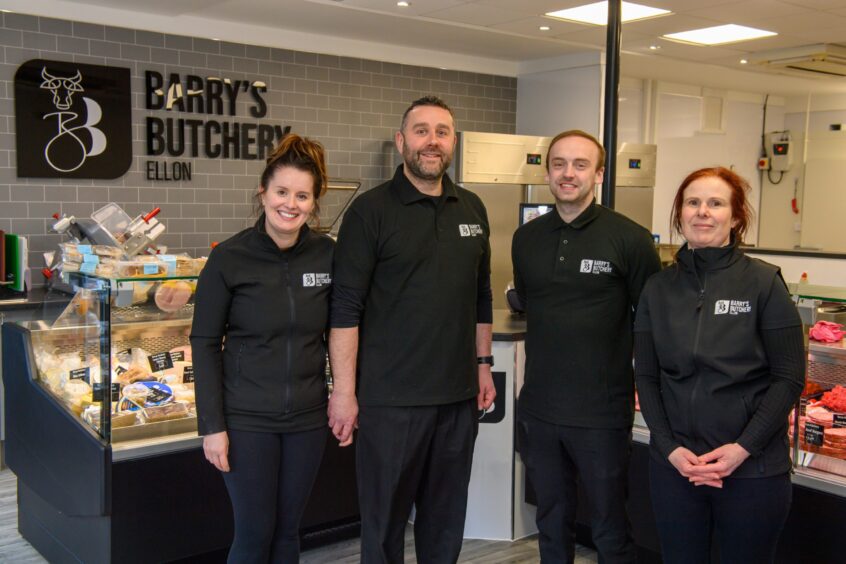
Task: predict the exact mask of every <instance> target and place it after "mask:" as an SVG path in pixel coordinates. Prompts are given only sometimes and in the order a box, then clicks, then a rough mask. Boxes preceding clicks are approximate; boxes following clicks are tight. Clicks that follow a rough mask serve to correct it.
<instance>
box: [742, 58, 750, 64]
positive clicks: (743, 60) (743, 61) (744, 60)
mask: <svg viewBox="0 0 846 564" xmlns="http://www.w3.org/2000/svg"><path fill="white" fill-rule="evenodd" d="M748 62H749V61H747V60H746V59H740V64H741V65H745V64H746V63H748Z"/></svg>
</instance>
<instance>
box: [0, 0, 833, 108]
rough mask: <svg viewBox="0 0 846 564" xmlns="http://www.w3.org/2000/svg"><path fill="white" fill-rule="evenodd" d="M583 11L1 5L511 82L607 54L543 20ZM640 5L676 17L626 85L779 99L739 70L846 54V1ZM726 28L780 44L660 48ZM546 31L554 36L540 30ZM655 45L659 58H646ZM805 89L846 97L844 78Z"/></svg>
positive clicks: (316, 0) (290, 0) (493, 3)
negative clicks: (646, 82) (756, 61)
mask: <svg viewBox="0 0 846 564" xmlns="http://www.w3.org/2000/svg"><path fill="white" fill-rule="evenodd" d="M590 1H592V0H411V6H410V7H408V8H400V7H397V5H396V0H340V1H339V0H142V1H141V2H139V0H4V2H3V4H4V5H9V7H10V8H11V9H15V10H17V11H21V12H26V13H34V14H38V15H52V16H54V17H67V18H68V19H75V20H83V21H92V22H96V23H106V24H111V25H119V26H123V27H134V28H140V29H155V30H161V31H167V32H171V33H174V32H180V31H178V30H177V29H174V27H175V26H178V28H179V30H181V33H183V34H185V35H193V36H201V37H219V38H222V39H227V40H230V41H240V42H243V43H259V44H263V45H267V44H271V45H273V46H280V47H287V48H296V49H300V50H303V51H310V52H324V53H333V54H350V55H353V56H363V55H364V56H367V54H366V53H365V52H363V51H362V50H361V49H360V48H361V47H362V46H364V45H367V46H369V50H365V51H366V52H367V53H370V55H369V56H370V58H379V59H382V60H391V61H396V62H407V63H410V64H428V65H429V66H440V67H450V68H464V69H466V70H480V71H484V72H496V71H497V69H498V70H499V72H501V74H510V75H516V74H519V68H520V65H521V64H523V63H527V62H529V61H535V60H538V59H545V58H552V57H558V56H563V55H568V54H572V53H577V52H584V51H586V50H603V49H604V47H605V27H603V26H592V25H582V24H576V23H571V22H564V21H560V20H555V19H551V18H547V17H545V16H543V14H544V13H545V12H548V11H552V10H557V9H562V8H568V7H572V6H578V5H581V4H585V3H588V2H590ZM636 1H637V2H639V3H643V4H647V5H650V6H654V7H659V8H665V9H667V10H670V11H672V14H671V15H667V16H662V17H658V18H653V19H649V20H643V21H639V22H630V23H627V24H624V25H623V41H622V48H623V51H624V53H625V56H624V59H623V69H622V73H623V75H627V74H628V75H634V76H639V77H644V76H641V75H648V74H650V73H651V72H652V70H651V69H655V74H656V75H658V76H656V77H660V74H661V72H660V69H665V72H668V73H669V74H670V76H675V75H677V74H678V70H672V69H681V68H686V67H691V65H690V64H689V63H691V62H694V63H699V64H700V66H699V67H698V68H700V69H710V71H709V72H706V73H703V72H702V71H701V70H700V71H698V73H699V74H700V75H702V74H709V73H712V74H713V75H714V76H715V77H720V76H722V77H723V78H722V79H720V78H717V79H715V82H720V81H721V80H722V81H723V82H724V81H725V80H728V79H727V78H725V77H735V78H737V77H740V82H741V83H742V82H744V79H743V78H742V77H747V78H746V79H745V81H746V82H747V83H749V87H750V89H752V90H759V89H760V88H767V89H771V83H772V84H779V85H782V86H784V89H785V91H786V92H789V91H791V90H797V91H798V90H802V89H805V90H807V86H803V84H805V82H804V81H802V80H801V79H793V78H788V77H775V76H770V75H764V74H761V73H754V74H749V71H750V70H752V71H754V70H755V69H749V68H748V67H749V66H750V65H746V66H743V65H741V64H740V63H739V61H740V59H742V58H745V57H748V56H750V55H753V54H754V53H757V52H761V51H767V50H771V49H776V48H785V47H795V46H803V45H809V44H814V43H823V42H824V43H840V44H843V45H846V0H636ZM725 23H735V24H742V25H748V26H753V27H757V28H762V29H766V30H769V31H774V32H777V33H778V35H777V36H774V37H770V38H765V39H759V40H754V41H746V42H742V43H735V44H731V45H724V46H719V47H698V46H691V45H684V44H680V43H674V42H671V41H666V40H663V39H660V36H661V35H663V34H666V33H672V32H678V31H686V30H689V29H694V28H699V27H708V26H714V25H720V24H725ZM541 25H547V26H549V27H550V28H551V29H550V30H549V31H540V30H539V29H538V28H539V27H540V26H541ZM650 45H658V46H660V50H657V51H654V50H650V49H649V47H650ZM682 62H684V63H688V64H687V65H682V64H681V63H682ZM702 63H704V64H706V65H709V66H708V67H702V66H701V64H702ZM710 65H715V67H713V66H710ZM482 67H484V68H482ZM691 68H696V67H691ZM666 69H670V70H666ZM628 71H632V72H628ZM738 71H742V72H738ZM693 73H694V74H697V71H693ZM749 77H752V78H749ZM756 77H758V78H756ZM776 79H777V82H774V81H775V80H776ZM811 84H816V85H818V88H819V89H823V90H828V91H843V92H846V79H834V80H832V79H826V80H818V81H812V82H811ZM762 85H763V86H762Z"/></svg>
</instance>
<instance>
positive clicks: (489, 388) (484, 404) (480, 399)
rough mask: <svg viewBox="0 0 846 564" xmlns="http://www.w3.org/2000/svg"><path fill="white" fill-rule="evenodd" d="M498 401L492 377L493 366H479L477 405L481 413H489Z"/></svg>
mask: <svg viewBox="0 0 846 564" xmlns="http://www.w3.org/2000/svg"><path fill="white" fill-rule="evenodd" d="M495 399H496V388H494V383H493V376H491V365H490V364H480V365H479V395H478V396H476V404H477V406H478V408H479V411H487V409H488V408H489V407H490V406H491V405H493V402H494V400H495Z"/></svg>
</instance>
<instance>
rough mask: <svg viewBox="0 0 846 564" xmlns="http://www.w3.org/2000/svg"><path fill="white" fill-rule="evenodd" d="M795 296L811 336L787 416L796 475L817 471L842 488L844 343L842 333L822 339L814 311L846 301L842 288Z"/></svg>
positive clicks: (845, 481)
mask: <svg viewBox="0 0 846 564" xmlns="http://www.w3.org/2000/svg"><path fill="white" fill-rule="evenodd" d="M794 292H795V294H796V295H797V297H798V299H799V306H800V310H802V309H803V308H804V309H805V310H806V315H804V316H803V319H804V320H805V322H806V334H808V333H810V335H809V339H808V367H807V372H806V381H805V389H804V390H803V391H802V397H801V399H800V402H799V405H797V409H796V410H794V412H793V413H791V416H790V423H791V428H790V437H789V439H790V443H791V445H792V447H793V457H794V464H795V466H796V472H797V476H800V477H803V478H806V477H807V476H805V472H811V473H812V474H811V475H816V474H813V473H814V472H819V473H821V474H820V475H821V476H828V477H830V479H832V480H836V483H838V484H839V483H840V482H842V486H841V487H843V488H846V343H844V340H843V339H842V338H840V337H841V335H835V338H832V337H831V335H833V333H832V332H831V331H827V332H826V335H827V337H826V338H824V339H822V338H819V331H816V332H815V330H814V327H815V324H816V322H817V321H819V319H818V318H817V314H818V312H821V311H824V310H825V307H824V306H823V305H822V304H826V303H831V302H834V303H838V302H841V303H842V302H846V290H844V289H841V288H829V287H820V286H809V285H805V284H802V285H797V286H796V287H795V288H794ZM808 312H810V313H808ZM806 318H807V319H806ZM831 325H834V324H831ZM827 479H828V478H827ZM844 493H846V489H844Z"/></svg>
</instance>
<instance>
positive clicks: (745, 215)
mask: <svg viewBox="0 0 846 564" xmlns="http://www.w3.org/2000/svg"><path fill="white" fill-rule="evenodd" d="M708 177H716V178H719V179H720V180H722V181H723V182H725V183H726V184H728V187H729V189H730V190H731V200H730V202H729V203H730V204H731V217H732V219H733V220H735V221H736V222H737V223H736V224H735V225H734V227H732V228H731V235H732V237H733V238H734V240H735V242H736V243H742V242H743V236H744V235H746V231H747V230H748V229H749V226H750V225H751V224H752V217H753V212H752V207H751V206H750V205H749V199H748V198H747V197H746V195H747V194H749V192H750V191H751V188H750V186H749V182H747V181H746V179H745V178H743V177H742V176H740V175H739V174H737V173H736V172H734V171H733V170H730V169H728V168H726V167H724V166H715V167H711V168H700V169H699V170H694V171H693V172H691V173H690V174H688V175H687V177H686V178H685V179H684V180H682V183H681V186H679V189H678V190H677V191H676V197H675V198H674V199H673V211H672V214H671V216H670V217H671V219H670V226H671V227H672V228H673V230H674V231H675V232H676V233H678V234H679V235H681V234H682V224H681V213H682V207H684V191H685V190H686V189H687V187H688V186H690V185H691V184H692V183H693V181H695V180H699V179H700V178H708Z"/></svg>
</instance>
